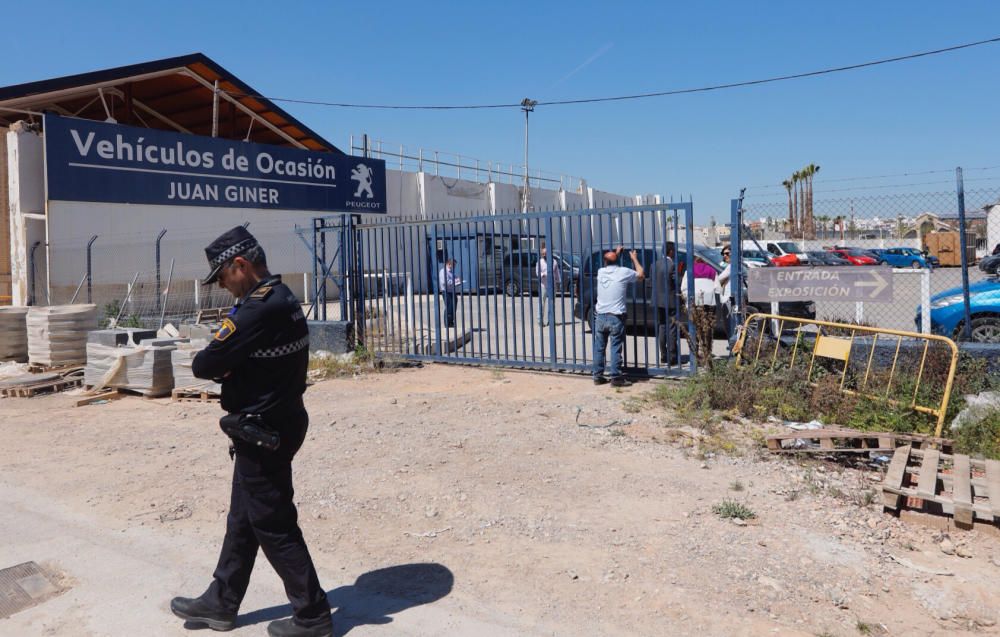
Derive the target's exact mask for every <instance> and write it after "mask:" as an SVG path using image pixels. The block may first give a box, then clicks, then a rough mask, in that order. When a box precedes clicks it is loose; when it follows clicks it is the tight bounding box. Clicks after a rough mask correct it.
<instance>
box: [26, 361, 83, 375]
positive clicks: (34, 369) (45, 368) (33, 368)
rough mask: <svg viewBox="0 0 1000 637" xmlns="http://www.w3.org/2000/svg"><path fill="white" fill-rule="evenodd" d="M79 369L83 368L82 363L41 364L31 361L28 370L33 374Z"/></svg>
mask: <svg viewBox="0 0 1000 637" xmlns="http://www.w3.org/2000/svg"><path fill="white" fill-rule="evenodd" d="M78 369H83V365H81V364H80V363H72V364H69V365H39V364H38V363H29V364H28V372H29V373H31V374H46V373H48V372H59V373H62V372H72V371H76V370H78Z"/></svg>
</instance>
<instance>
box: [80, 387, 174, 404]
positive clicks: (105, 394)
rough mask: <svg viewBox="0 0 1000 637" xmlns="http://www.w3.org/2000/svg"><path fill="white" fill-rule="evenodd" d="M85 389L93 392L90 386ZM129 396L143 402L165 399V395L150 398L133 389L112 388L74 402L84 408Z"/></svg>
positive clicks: (103, 389)
mask: <svg viewBox="0 0 1000 637" xmlns="http://www.w3.org/2000/svg"><path fill="white" fill-rule="evenodd" d="M87 389H89V390H93V389H94V388H93V387H92V386H88V387H87ZM129 396H134V397H136V398H142V399H143V400H155V399H157V398H165V397H166V395H165V394H163V395H159V396H151V395H149V394H144V393H142V392H140V391H135V390H133V389H125V388H123V387H114V388H111V389H108V388H102V390H101V391H100V392H98V393H96V394H94V395H92V396H87V397H86V398H81V399H80V400H78V401H76V406H77V407H84V406H86V405H93V404H94V403H97V402H101V401H112V400H118V399H119V398H126V397H129Z"/></svg>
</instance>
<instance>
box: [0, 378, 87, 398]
mask: <svg viewBox="0 0 1000 637" xmlns="http://www.w3.org/2000/svg"><path fill="white" fill-rule="evenodd" d="M81 383H83V379H82V378H57V379H54V380H47V381H43V382H40V383H30V384H24V385H14V386H12V387H3V388H0V397H3V398H33V397H34V396H38V395H41V394H54V393H57V392H61V391H66V390H67V389H73V388H74V387H79V386H80V385H81Z"/></svg>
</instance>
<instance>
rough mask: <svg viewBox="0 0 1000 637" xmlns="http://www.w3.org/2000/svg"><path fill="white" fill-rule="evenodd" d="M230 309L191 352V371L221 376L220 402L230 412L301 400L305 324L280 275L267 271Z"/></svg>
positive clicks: (261, 410) (207, 376) (269, 408)
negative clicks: (203, 344)
mask: <svg viewBox="0 0 1000 637" xmlns="http://www.w3.org/2000/svg"><path fill="white" fill-rule="evenodd" d="M234 310H235V311H234V312H232V313H230V316H229V317H227V318H226V319H225V320H224V321H223V323H222V328H221V329H219V331H218V332H217V333H216V335H215V338H214V339H213V340H212V342H210V343H209V344H208V347H206V348H205V349H203V350H202V351H200V352H198V354H197V355H196V356H195V358H194V361H193V362H192V365H191V370H192V372H194V375H195V376H197V377H198V378H205V379H215V380H219V381H221V382H222V408H223V409H225V410H226V411H228V412H229V413H244V414H262V413H266V412H269V411H272V410H273V411H274V412H281V411H284V410H288V409H294V408H296V407H297V406H300V405H301V400H302V394H303V393H304V392H305V390H306V369H307V367H308V365H309V326H308V325H307V324H306V319H305V315H304V314H303V313H302V307H301V306H300V305H299V301H298V299H296V298H295V295H294V294H292V291H291V290H290V289H288V286H287V285H285V284H284V283H282V282H281V277H280V276H270V277H267V278H265V279H262V280H261V281H259V282H258V283H257V285H255V286H254V288H253V289H252V290H250V292H249V293H248V294H247V295H246V296H245V297H243V298H242V299H240V301H239V302H238V303H237V304H236V307H235V308H234ZM227 373H228V376H227V375H226V374H227Z"/></svg>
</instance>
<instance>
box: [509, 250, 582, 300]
mask: <svg viewBox="0 0 1000 637" xmlns="http://www.w3.org/2000/svg"><path fill="white" fill-rule="evenodd" d="M552 262H553V266H556V265H558V267H559V269H560V270H561V272H560V274H561V276H560V280H561V283H560V285H559V287H558V288H557V289H556V291H555V292H556V294H567V293H569V289H570V286H571V285H572V282H573V279H574V278H575V277H576V276H578V275H579V274H580V268H579V267H573V265H572V261H571V260H570V259H567V258H565V257H564V256H563V255H562V254H560V253H558V252H553V253H552ZM537 266H538V253H537V252H534V251H532V252H529V251H527V250H519V251H516V252H507V253H505V254H504V255H503V262H502V265H501V266H500V267H498V268H497V270H496V272H495V276H496V282H497V287H499V288H501V289H502V290H503V291H504V294H506V295H507V296H521V295H522V294H524V293H525V292H528V293H529V294H531V295H536V294H538V292H539V286H540V282H539V280H538V270H537V269H536V268H537Z"/></svg>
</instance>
